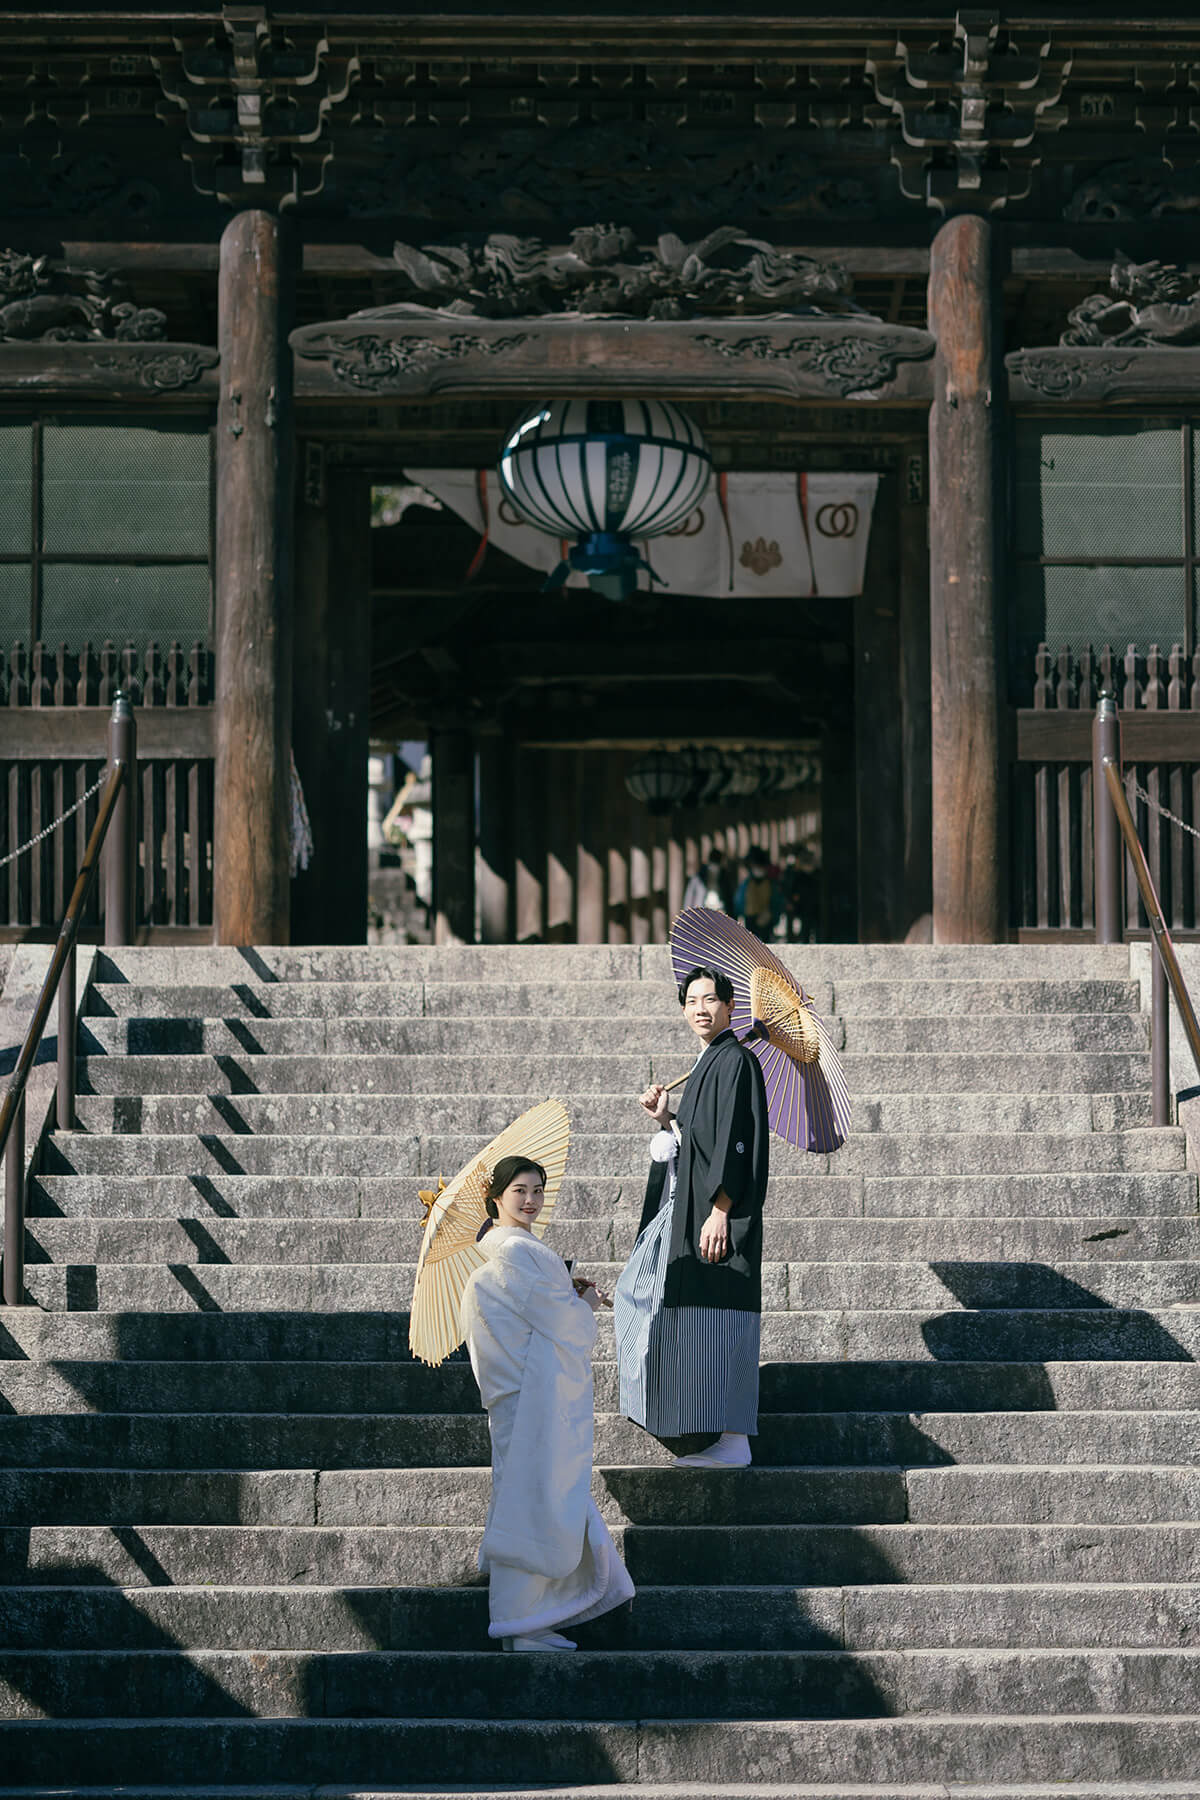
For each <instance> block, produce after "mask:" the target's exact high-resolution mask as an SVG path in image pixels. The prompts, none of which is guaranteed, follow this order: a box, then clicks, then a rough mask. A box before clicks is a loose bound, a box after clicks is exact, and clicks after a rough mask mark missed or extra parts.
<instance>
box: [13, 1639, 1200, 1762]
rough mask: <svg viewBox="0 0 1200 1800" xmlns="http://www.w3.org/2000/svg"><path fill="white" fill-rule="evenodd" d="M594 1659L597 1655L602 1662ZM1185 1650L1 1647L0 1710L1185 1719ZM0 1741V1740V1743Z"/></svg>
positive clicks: (1192, 1683) (91, 1714) (176, 1716)
mask: <svg viewBox="0 0 1200 1800" xmlns="http://www.w3.org/2000/svg"><path fill="white" fill-rule="evenodd" d="M601 1657H602V1660H601ZM1198 1692H1200V1650H1197V1649H1153V1650H1127V1649H1089V1650H1058V1649H1054V1650H1036V1649H1035V1650H1028V1649H1011V1650H994V1649H988V1650H979V1649H972V1648H964V1647H957V1648H955V1649H952V1650H906V1651H903V1652H897V1651H894V1650H874V1651H872V1650H865V1651H843V1650H835V1649H820V1650H767V1651H764V1650H757V1649H756V1650H729V1649H723V1650H720V1651H716V1652H711V1651H703V1650H678V1649H676V1650H659V1651H653V1650H632V1651H631V1650H615V1649H613V1650H608V1651H607V1652H603V1653H599V1654H598V1653H596V1652H588V1651H586V1650H582V1648H581V1651H580V1654H578V1655H576V1656H556V1657H554V1658H552V1659H548V1661H547V1663H546V1664H544V1665H539V1667H538V1674H537V1679H536V1681H531V1680H530V1675H529V1670H528V1667H527V1666H526V1665H525V1664H524V1663H523V1662H522V1661H518V1660H517V1659H516V1658H514V1657H507V1656H504V1655H502V1654H500V1653H499V1651H498V1649H496V1648H493V1647H487V1648H484V1647H481V1648H480V1649H479V1650H477V1651H476V1650H459V1651H388V1650H379V1651H340V1652H334V1653H332V1654H328V1653H326V1652H324V1651H323V1650H317V1649H303V1650H266V1651H264V1650H254V1651H249V1652H247V1651H244V1650H192V1651H189V1652H187V1653H186V1654H185V1653H181V1652H180V1651H178V1650H176V1649H174V1648H162V1649H157V1650H102V1649H95V1650H50V1651H41V1652H39V1651H33V1650H28V1651H20V1650H0V1719H4V1720H5V1721H13V1720H22V1719H24V1720H33V1719H53V1720H64V1719H90V1720H93V1721H96V1722H97V1723H98V1724H100V1725H101V1726H102V1725H103V1722H105V1721H107V1720H109V1719H114V1718H120V1719H124V1720H131V1719H145V1720H150V1719H163V1718H168V1719H171V1720H172V1722H174V1721H177V1720H181V1719H185V1718H192V1719H194V1718H198V1717H199V1718H208V1719H213V1718H221V1719H242V1718H247V1717H249V1718H272V1719H284V1718H288V1719H329V1720H346V1719H356V1718H363V1717H368V1718H370V1717H375V1718H394V1719H413V1720H419V1719H426V1720H433V1719H445V1720H453V1721H459V1720H478V1719H494V1718H497V1717H499V1718H503V1719H506V1720H510V1721H511V1720H517V1719H528V1720H547V1719H561V1720H565V1721H570V1722H572V1723H573V1722H576V1721H583V1720H591V1719H594V1720H604V1719H610V1718H614V1717H615V1718H618V1719H636V1718H638V1717H642V1716H645V1717H649V1718H654V1719H660V1720H661V1719H704V1718H708V1717H711V1715H712V1713H713V1710H714V1701H715V1700H716V1699H717V1698H718V1696H719V1699H720V1707H721V1713H720V1716H723V1717H726V1718H729V1719H737V1720H739V1721H745V1720H755V1719H787V1720H802V1719H810V1718H813V1719H831V1718H837V1719H847V1720H848V1719H854V1718H871V1717H881V1716H883V1717H886V1716H900V1717H903V1716H905V1715H912V1714H922V1713H951V1714H953V1713H961V1714H972V1715H975V1716H976V1717H977V1718H978V1719H979V1721H980V1723H981V1724H982V1723H983V1722H984V1721H985V1720H987V1719H989V1718H992V1717H997V1716H1004V1715H1007V1714H1012V1713H1015V1714H1021V1715H1028V1714H1031V1713H1039V1714H1043V1715H1045V1714H1048V1713H1056V1714H1059V1715H1061V1716H1064V1717H1071V1716H1073V1715H1079V1714H1083V1715H1088V1714H1091V1715H1095V1714H1103V1713H1106V1712H1111V1713H1118V1714H1121V1713H1127V1714H1135V1715H1136V1714H1147V1715H1148V1714H1155V1713H1160V1714H1163V1715H1166V1716H1170V1715H1173V1714H1182V1713H1186V1712H1187V1711H1188V1709H1189V1707H1190V1706H1193V1705H1194V1704H1195V1699H1196V1695H1197V1693H1198ZM2 1743H3V1739H0V1744H2Z"/></svg>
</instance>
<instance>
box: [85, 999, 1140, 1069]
mask: <svg viewBox="0 0 1200 1800" xmlns="http://www.w3.org/2000/svg"><path fill="white" fill-rule="evenodd" d="M454 991H455V992H457V990H454ZM107 992H108V990H100V991H99V998H98V1003H99V1004H101V1005H103V1006H104V1007H105V1008H107V1009H109V1010H108V1011H107V1012H106V1013H105V1014H103V1015H100V1014H96V1013H92V1014H91V1015H89V1016H88V1017H86V1018H85V1019H84V1020H83V1022H82V1025H81V1028H80V1048H81V1049H82V1050H84V1051H85V1052H92V1053H95V1052H99V1053H103V1054H105V1055H131V1056H155V1055H166V1054H184V1055H189V1056H200V1055H233V1056H239V1055H243V1054H245V1055H250V1056H260V1055H270V1056H290V1055H301V1056H303V1055H315V1054H318V1053H323V1054H326V1055H339V1056H347V1057H355V1056H364V1055H376V1054H378V1053H380V1052H391V1053H392V1054H397V1053H399V1052H400V1051H406V1052H413V1051H422V1052H429V1051H437V1052H440V1053H442V1054H460V1055H462V1054H468V1055H470V1054H478V1053H479V1045H480V1044H481V1043H482V1042H483V1041H485V1039H484V1037H482V1036H481V1033H486V1034H488V1036H489V1039H490V1040H495V1039H497V1038H504V1039H506V1040H507V1041H509V1042H511V1041H512V1038H513V1035H514V1034H515V1033H516V1032H517V1031H518V1030H519V1031H520V1032H521V1033H522V1034H524V1033H526V1032H527V1031H528V1024H529V1018H530V1015H531V1014H532V1015H533V1016H535V1017H536V1018H537V1019H538V1020H539V1025H538V1042H539V1045H540V1046H541V1047H542V1048H543V1049H545V1050H547V1051H549V1050H557V1049H559V1048H564V1049H573V1050H575V1051H577V1052H578V1051H580V1050H583V1049H598V1050H603V1051H604V1052H605V1053H606V1054H609V1055H612V1054H615V1053H618V1052H620V1053H625V1052H627V1051H630V1050H633V1051H640V1050H645V1049H647V1048H649V1049H651V1050H652V1051H654V1052H655V1053H661V1052H665V1051H667V1050H669V1049H670V1048H672V1047H674V1048H675V1049H676V1050H677V1051H681V1050H686V1047H687V1044H688V1042H689V1041H690V1040H689V1039H688V1037H687V1034H686V1030H685V1029H684V1027H683V1025H682V1021H681V1017H680V1013H679V1008H678V1005H677V1004H676V1003H675V1001H674V998H673V997H668V999H667V1000H666V1001H663V1002H662V1003H661V1004H655V1005H651V1004H650V995H649V993H648V991H647V990H646V988H645V987H644V985H643V984H642V983H636V982H635V983H629V984H627V985H626V984H622V983H617V982H614V983H612V984H610V986H609V987H598V988H587V989H585V986H584V984H583V983H576V984H574V985H567V986H565V987H562V988H558V989H556V990H554V992H553V993H545V994H539V995H537V996H535V997H534V998H533V1000H532V1001H531V1000H529V999H528V998H526V997H525V996H524V995H522V994H520V993H518V994H517V995H514V996H508V995H506V994H504V993H501V994H498V995H497V996H496V999H497V1001H498V1002H502V1001H504V1000H506V999H508V1000H509V1003H510V1004H511V1005H512V1006H513V1009H514V1010H513V1011H512V1012H505V1010H504V1008H503V1005H501V1004H497V1005H496V1006H495V1007H494V1008H493V1009H492V1010H491V1011H490V1012H489V1013H488V1014H487V1015H486V1017H480V1018H477V1017H475V1016H474V1015H473V1014H472V1015H470V1016H468V1015H466V1014H463V1015H459V1014H456V1013H451V1012H447V1011H445V1010H442V1011H438V1012H433V1011H431V1010H430V1008H429V1002H430V1001H431V1000H432V999H433V998H435V997H436V996H435V995H434V994H433V993H432V992H429V993H427V995H426V1010H425V1011H424V1012H423V1013H420V1014H414V1015H411V1016H408V1015H405V1014H403V1013H402V1012H401V1011H400V1010H399V1009H398V1008H397V1007H396V1006H390V1007H388V1008H387V1010H386V1011H385V1012H384V1013H383V1014H382V1015H381V1016H379V1017H375V1018H372V1017H368V1016H365V1015H363V1016H353V1017H341V1016H331V1015H328V1014H320V1015H317V1016H315V1017H313V1016H310V1017H288V1018H277V1017H266V1018H262V1017H248V1016H245V1014H244V1012H243V1011H242V1009H241V1008H239V1007H237V1006H235V1008H234V1016H229V1013H230V1008H229V1004H228V993H229V990H227V989H214V990H207V989H204V990H197V993H210V992H211V994H212V998H213V1000H214V1001H215V1002H216V1003H217V1004H216V1006H215V1008H214V1010H213V1011H212V1013H211V1014H209V1013H205V1014H204V1015H203V1016H199V1015H197V1014H196V1013H195V1012H194V1011H189V1012H188V1013H187V1014H186V1015H183V1016H180V1017H178V1018H172V1017H171V1016H170V1015H163V1014H154V1013H151V1014H147V1015H142V1016H139V1015H138V1014H136V1013H131V1012H130V1011H129V1010H128V1008H127V1006H124V1005H122V1004H121V1003H120V1002H118V1001H114V1002H113V1004H112V1006H111V1008H109V1002H108V999H107ZM930 998H931V999H932V998H933V996H931V997H930ZM264 1004H267V1005H269V1004H270V1000H269V997H268V999H266V1000H265V1001H264ZM193 1005H194V999H193ZM551 1009H552V1010H551ZM824 1018H825V1027H826V1030H827V1031H828V1033H829V1035H830V1037H831V1038H832V1040H833V1043H834V1045H835V1047H836V1048H837V1049H839V1050H843V1049H845V1050H849V1051H850V1052H851V1053H852V1054H854V1055H859V1056H861V1055H866V1054H875V1055H908V1054H911V1053H920V1052H937V1053H940V1054H943V1055H947V1054H950V1053H954V1052H966V1053H969V1054H975V1055H981V1054H984V1053H988V1054H990V1053H993V1052H994V1051H995V1050H996V1049H997V1047H998V1046H999V1047H1002V1048H1003V1051H1004V1052H1005V1053H1022V1052H1023V1053H1028V1054H1032V1055H1037V1056H1048V1055H1052V1054H1055V1053H1065V1054H1073V1053H1085V1052H1092V1053H1100V1052H1111V1051H1119V1050H1125V1051H1140V1050H1145V1049H1146V1048H1147V1046H1148V1044H1149V1025H1148V1022H1147V1019H1146V1018H1145V1016H1144V1015H1142V1014H1140V1013H1137V1012H1129V1011H1121V1012H1113V1011H1107V1012H1094V1013H1086V1012H1078V1013H1076V1012H1046V1013H1032V1014H1026V1015H1024V1016H1023V1018H1022V1021H1021V1025H1020V1042H1019V1043H1014V1042H1012V1041H1011V1040H1012V1036H1013V1020H1012V1014H1011V1011H1010V1012H1007V1013H1004V1012H999V1013H990V1014H987V1013H985V1014H977V1013H949V1014H942V1013H938V1012H937V1011H936V1010H934V1011H930V1012H927V1013H910V1014H903V1013H901V1014H883V1015H871V1014H866V1015H856V1016H854V1017H852V1018H850V1019H846V1018H844V1017H843V1016H842V1015H841V1014H840V1013H827V1014H825V1015H824ZM598 1021H603V1022H602V1023H599V1022H598Z"/></svg>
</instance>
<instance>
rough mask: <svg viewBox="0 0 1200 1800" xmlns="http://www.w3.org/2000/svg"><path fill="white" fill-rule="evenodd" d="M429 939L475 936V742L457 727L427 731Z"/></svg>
mask: <svg viewBox="0 0 1200 1800" xmlns="http://www.w3.org/2000/svg"><path fill="white" fill-rule="evenodd" d="M429 750H430V755H431V758H432V761H433V941H434V943H435V944H472V943H474V941H475V742H474V739H473V738H472V736H471V733H470V732H469V731H467V730H466V729H464V728H463V727H460V726H450V727H447V728H444V729H443V728H435V729H434V730H433V731H432V732H431V733H430V738H429Z"/></svg>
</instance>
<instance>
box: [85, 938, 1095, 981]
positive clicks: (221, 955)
mask: <svg viewBox="0 0 1200 1800" xmlns="http://www.w3.org/2000/svg"><path fill="white" fill-rule="evenodd" d="M774 948H775V954H776V955H777V956H778V957H779V958H780V960H781V961H782V962H783V963H784V964H785V966H786V967H787V968H789V969H791V970H793V972H795V973H796V974H797V975H798V976H800V977H802V978H803V979H804V980H805V981H806V982H810V981H812V980H813V979H815V974H814V971H818V970H824V969H828V971H829V978H830V979H835V978H840V979H842V980H846V979H855V980H863V979H869V978H872V977H875V978H883V979H886V980H887V981H889V982H890V983H892V984H893V985H895V984H897V983H900V982H904V981H914V980H920V981H926V982H930V983H934V984H936V985H937V987H938V988H939V989H940V988H942V987H943V986H946V985H948V984H950V983H953V982H956V981H959V980H961V979H963V978H964V977H967V978H970V977H972V976H974V977H976V978H978V977H984V978H988V979H991V978H995V977H998V976H1004V975H1008V974H1010V973H1012V972H1014V971H1015V972H1019V973H1020V974H1021V975H1022V976H1025V977H1027V978H1029V977H1037V976H1040V977H1042V978H1043V979H1050V980H1058V981H1067V982H1072V983H1076V984H1077V983H1078V982H1080V981H1086V980H1088V979H1092V980H1095V979H1108V980H1114V981H1116V980H1121V979H1128V974H1129V952H1128V948H1127V947H1126V946H1125V945H1123V944H1107V945H1102V944H936V945H933V944H778V945H776V946H775V947H774ZM670 968H671V959H670V952H669V950H668V948H667V946H666V945H649V944H647V945H636V944H623V945H615V944H561V945H541V944H494V945H470V944H459V945H455V946H453V947H447V946H444V945H392V946H387V947H384V948H366V947H363V946H361V945H358V946H356V945H311V946H308V945H305V946H295V945H287V946H275V945H255V946H245V947H235V946H232V945H228V946H218V945H207V944H206V945H191V944H181V945H154V946H150V947H145V946H138V947H137V948H136V949H133V950H122V949H119V948H113V947H105V948H104V949H103V950H102V951H101V952H100V955H99V957H98V961H97V971H96V974H97V979H98V980H99V981H103V982H111V981H117V982H120V981H123V980H130V979H135V978H136V979H140V980H142V981H144V982H148V983H150V984H153V985H155V986H165V985H168V984H171V983H187V982H190V981H195V980H197V979H204V980H209V981H217V982H222V983H226V982H228V983H230V984H232V983H234V982H238V981H244V980H258V981H267V982H309V981H312V982H321V983H325V982H329V981H353V980H361V979H363V977H364V975H366V976H367V977H368V978H372V977H373V978H374V979H377V980H385V981H397V980H420V981H438V982H449V983H454V984H471V985H476V986H477V985H478V984H480V983H487V982H497V981H500V982H530V981H542V982H549V983H552V984H558V983H565V982H576V981H599V982H607V981H620V980H629V981H632V980H647V981H666V982H669V981H670V979H671V975H670Z"/></svg>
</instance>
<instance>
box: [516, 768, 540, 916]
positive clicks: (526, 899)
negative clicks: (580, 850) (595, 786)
mask: <svg viewBox="0 0 1200 1800" xmlns="http://www.w3.org/2000/svg"><path fill="white" fill-rule="evenodd" d="M513 839H514V846H515V851H516V865H517V866H516V889H517V891H516V938H517V942H518V944H531V943H537V944H540V943H543V942H544V941H545V937H546V752H545V751H544V750H524V749H521V750H518V751H517V754H516V804H515V808H514V819H513Z"/></svg>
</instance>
